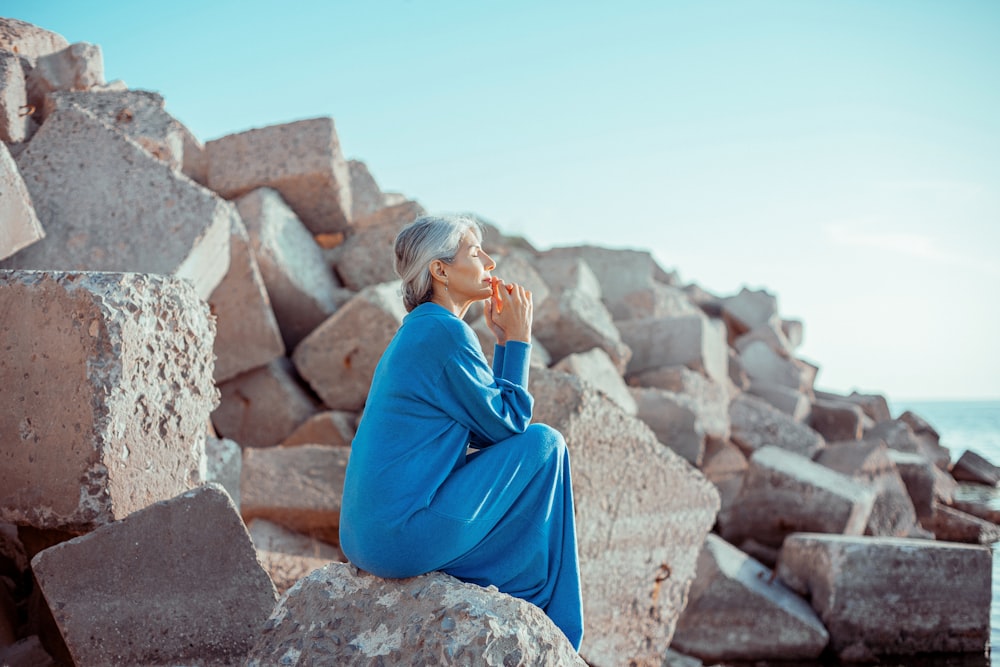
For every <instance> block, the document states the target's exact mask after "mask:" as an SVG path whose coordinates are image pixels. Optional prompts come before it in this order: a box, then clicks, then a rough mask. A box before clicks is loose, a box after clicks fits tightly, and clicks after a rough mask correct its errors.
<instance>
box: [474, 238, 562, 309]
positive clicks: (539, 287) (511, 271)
mask: <svg viewBox="0 0 1000 667" xmlns="http://www.w3.org/2000/svg"><path fill="white" fill-rule="evenodd" d="M486 252H487V253H489V254H490V256H493V255H492V253H493V252H495V251H494V250H493V249H492V248H490V247H488V246H487V247H486ZM493 259H494V260H495V261H496V263H497V268H496V270H495V271H493V275H495V276H496V277H498V278H502V279H503V280H504V281H505V282H508V283H517V284H518V285H523V286H524V288H525V289H526V290H528V291H529V292H531V301H532V304H533V306H534V307H535V308H538V305H539V304H541V303H542V302H543V301H545V300H546V299H548V298H549V294H550V293H551V290H550V289H549V286H548V284H547V283H546V282H545V279H544V278H543V277H542V275H541V274H540V273H539V272H538V270H537V269H535V267H534V261H535V260H534V255H532V254H531V253H529V252H527V251H524V250H517V249H514V250H510V251H508V252H507V253H506V254H504V255H502V256H499V255H498V256H493Z"/></svg>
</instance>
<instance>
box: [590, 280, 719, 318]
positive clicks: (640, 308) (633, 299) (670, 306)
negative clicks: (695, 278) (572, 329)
mask: <svg viewBox="0 0 1000 667" xmlns="http://www.w3.org/2000/svg"><path fill="white" fill-rule="evenodd" d="M609 310H611V314H612V315H613V316H614V318H615V321H616V322H618V321H622V320H633V319H643V318H647V317H653V318H656V317H680V316H683V315H693V314H695V313H701V312H702V311H701V310H700V309H699V308H698V306H696V305H695V304H694V303H692V302H691V300H690V299H689V298H688V296H687V294H685V293H684V290H682V289H680V288H679V287H673V286H671V285H664V284H662V283H658V282H654V283H653V284H652V285H650V286H649V287H644V288H640V289H637V290H634V291H632V292H629V293H628V294H626V295H625V296H624V297H622V299H621V301H618V302H616V303H614V304H613V307H612V308H609Z"/></svg>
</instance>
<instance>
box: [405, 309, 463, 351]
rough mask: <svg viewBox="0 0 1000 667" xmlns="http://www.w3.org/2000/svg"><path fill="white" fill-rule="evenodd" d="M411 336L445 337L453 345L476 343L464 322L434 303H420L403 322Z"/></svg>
mask: <svg viewBox="0 0 1000 667" xmlns="http://www.w3.org/2000/svg"><path fill="white" fill-rule="evenodd" d="M403 325H404V326H403V328H404V329H409V330H410V332H411V333H412V334H413V335H418V336H419V335H435V336H447V337H448V338H450V339H451V341H452V342H453V343H455V344H469V343H471V342H473V341H476V342H477V343H478V340H479V339H478V337H477V336H476V333H475V332H474V331H473V330H472V327H470V326H469V325H468V323H466V322H465V321H464V320H462V319H461V318H460V317H458V316H457V315H455V314H454V313H452V312H450V311H449V310H447V309H446V308H442V307H441V306H439V305H437V304H436V303H431V302H428V303H422V304H420V305H419V306H417V307H416V308H414V309H413V310H412V311H411V312H410V313H409V314H408V315H407V316H406V319H405V320H404V322H403Z"/></svg>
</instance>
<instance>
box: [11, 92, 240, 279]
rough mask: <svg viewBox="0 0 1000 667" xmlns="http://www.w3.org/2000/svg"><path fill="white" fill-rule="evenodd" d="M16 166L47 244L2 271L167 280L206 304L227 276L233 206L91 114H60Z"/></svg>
mask: <svg viewBox="0 0 1000 667" xmlns="http://www.w3.org/2000/svg"><path fill="white" fill-rule="evenodd" d="M17 165H18V168H19V169H20V170H21V174H22V176H23V178H24V182H25V184H26V185H27V187H28V192H29V193H30V194H31V199H32V201H33V203H34V206H35V212H36V213H37V214H38V219H39V220H40V221H41V224H42V226H43V227H44V228H45V231H46V235H47V236H46V238H45V239H44V240H43V241H40V242H38V243H35V244H33V245H31V246H30V247H29V248H25V249H24V250H22V251H21V252H19V253H18V254H17V255H15V256H14V257H12V258H10V259H7V260H4V261H3V262H2V263H0V267H2V268H9V269H46V270H48V269H59V270H92V271H129V272H139V273H160V274H170V275H176V276H179V277H181V278H185V279H187V280H189V281H190V282H191V283H193V284H194V286H195V289H196V291H197V292H198V295H199V296H201V297H202V298H208V296H209V294H211V293H212V290H213V289H215V286H216V285H218V284H219V282H220V281H221V280H222V278H223V276H225V274H226V271H227V270H228V268H229V235H230V229H231V225H232V219H233V217H234V216H236V215H237V213H236V209H235V208H234V207H233V205H232V204H230V203H229V202H227V201H225V200H223V199H221V198H219V197H217V196H215V195H214V194H213V193H211V192H209V191H207V190H205V189H204V188H202V187H199V186H197V185H195V184H194V183H192V182H191V181H190V180H189V179H187V178H185V177H183V176H181V175H178V174H176V173H175V172H174V171H173V170H172V169H170V167H169V166H167V165H166V164H164V163H163V162H162V161H160V160H158V159H156V158H155V157H153V156H152V155H151V154H150V153H149V152H148V151H146V150H145V149H143V148H142V147H141V146H139V144H137V143H135V142H134V141H132V140H130V139H128V138H127V137H125V136H124V135H123V134H122V133H120V132H118V131H117V130H115V129H114V128H113V127H111V126H110V125H107V124H106V123H104V122H103V121H101V120H99V119H98V118H97V117H95V116H94V115H93V114H91V113H89V112H87V111H84V110H82V109H79V108H75V107H74V108H67V109H60V110H57V111H55V112H53V113H52V115H51V116H49V117H48V119H47V120H46V121H45V124H44V125H43V126H42V127H41V128H40V129H39V130H38V132H37V133H36V134H35V136H34V138H33V139H32V140H31V142H30V143H29V145H28V147H27V148H26V149H25V150H24V152H23V153H21V154H20V155H19V156H18V158H17Z"/></svg>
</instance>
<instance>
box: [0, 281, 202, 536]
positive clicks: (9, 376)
mask: <svg viewBox="0 0 1000 667" xmlns="http://www.w3.org/2000/svg"><path fill="white" fill-rule="evenodd" d="M0 312H3V313H7V314H8V316H5V317H4V318H3V320H2V321H0V349H2V350H5V352H4V357H3V359H2V360H0V387H3V390H0V459H2V460H3V462H4V463H3V465H2V466H0V521H9V522H13V523H17V524H22V525H32V526H35V527H38V528H54V529H60V530H67V531H84V530H91V529H93V528H95V527H97V526H99V525H102V524H105V523H108V522H110V521H114V520H117V519H120V518H122V517H125V516H127V515H128V514H130V513H132V512H134V511H136V510H139V509H141V508H143V507H145V506H147V505H149V504H150V503H152V502H155V501H158V500H164V499H167V498H172V497H173V496H175V495H177V494H178V493H182V492H183V491H186V490H188V489H189V488H191V486H193V485H194V484H197V483H198V482H200V480H202V479H204V475H205V465H206V462H205V424H206V422H207V420H208V415H209V414H210V413H211V411H212V409H213V408H214V407H215V404H216V401H217V396H218V393H217V391H216V389H215V386H214V384H213V382H212V342H213V340H214V338H215V326H214V323H213V322H212V320H211V319H210V316H209V312H208V307H207V306H206V305H205V304H204V302H202V301H201V300H200V299H199V298H198V295H197V294H195V292H194V290H192V289H191V287H190V285H188V284H187V283H186V282H185V281H182V280H178V279H176V278H170V277H168V276H161V275H142V274H121V273H86V272H82V273H56V272H41V271H0Z"/></svg>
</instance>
